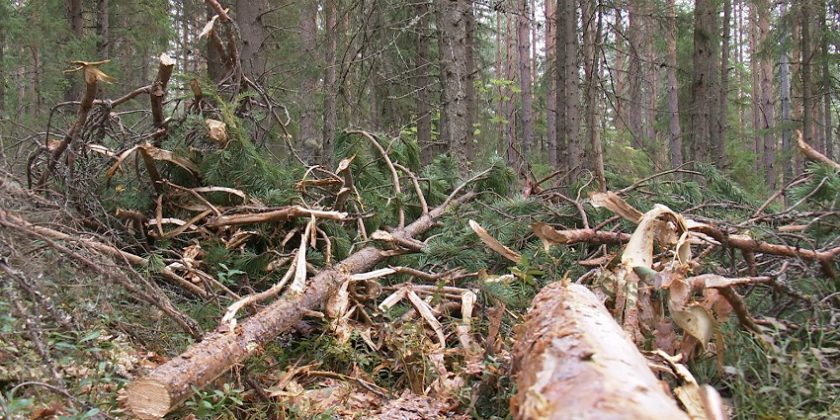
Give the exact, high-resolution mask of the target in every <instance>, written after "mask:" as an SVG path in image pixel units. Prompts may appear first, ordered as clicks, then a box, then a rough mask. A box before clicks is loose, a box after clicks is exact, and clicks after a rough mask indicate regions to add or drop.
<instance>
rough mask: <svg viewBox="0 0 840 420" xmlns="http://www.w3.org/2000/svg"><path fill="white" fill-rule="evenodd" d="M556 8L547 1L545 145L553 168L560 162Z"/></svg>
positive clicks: (553, 3)
mask: <svg viewBox="0 0 840 420" xmlns="http://www.w3.org/2000/svg"><path fill="white" fill-rule="evenodd" d="M555 6H556V2H555V1H552V0H546V1H545V62H546V69H545V80H546V96H545V137H546V139H545V140H546V141H545V143H546V148H547V149H548V163H549V165H550V166H552V167H554V166H557V163H558V162H559V161H560V159H559V157H558V153H557V152H558V151H557V92H556V90H557V78H556V77H554V74H555V68H556V66H557V57H556V56H555V54H554V43H555V36H554V32H555V28H556V26H557V25H556V21H555V13H554V11H555Z"/></svg>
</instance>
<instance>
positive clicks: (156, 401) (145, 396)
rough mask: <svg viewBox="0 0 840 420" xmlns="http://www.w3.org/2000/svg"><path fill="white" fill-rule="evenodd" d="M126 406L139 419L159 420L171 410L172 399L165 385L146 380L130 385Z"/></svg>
mask: <svg viewBox="0 0 840 420" xmlns="http://www.w3.org/2000/svg"><path fill="white" fill-rule="evenodd" d="M125 406H126V408H127V409H128V410H129V412H131V413H132V414H133V415H134V416H135V417H137V418H140V419H159V418H163V416H164V415H166V413H167V412H169V410H171V408H172V398H171V396H170V395H169V390H168V389H167V387H166V385H165V384H163V383H161V382H159V381H156V380H154V379H150V378H144V379H140V380H137V381H134V382H132V383H131V384H129V385H128V387H127V388H126V400H125Z"/></svg>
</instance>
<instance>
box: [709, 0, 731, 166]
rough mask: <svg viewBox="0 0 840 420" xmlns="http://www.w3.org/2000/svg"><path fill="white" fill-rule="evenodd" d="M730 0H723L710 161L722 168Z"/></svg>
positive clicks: (724, 151) (724, 149)
mask: <svg viewBox="0 0 840 420" xmlns="http://www.w3.org/2000/svg"><path fill="white" fill-rule="evenodd" d="M731 23H732V0H724V1H723V38H722V40H721V49H720V93H719V96H718V98H719V103H718V112H717V124H716V125H717V135H716V136H715V138H714V140H715V142H714V144H712V161H713V162H714V163H715V164H716V165H717V166H718V168H723V167H724V165H725V162H726V126H727V117H728V105H729V100H728V99H729V44H730V42H729V38H730V35H731V33H732V30H731V28H732V26H731Z"/></svg>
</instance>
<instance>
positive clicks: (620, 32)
mask: <svg viewBox="0 0 840 420" xmlns="http://www.w3.org/2000/svg"><path fill="white" fill-rule="evenodd" d="M549 2H550V0H549ZM624 36H625V35H624V17H623V16H622V14H621V8H616V9H615V24H614V25H613V40H614V42H615V63H613V79H614V80H615V87H614V89H615V92H614V94H615V103H614V105H613V106H614V107H615V121H614V122H613V125H614V126H615V129H616V131H618V132H621V131H623V130H624V129H626V128H627V117H626V116H625V115H624V104H625V95H626V94H627V93H626V92H625V86H626V83H625V80H627V75H626V74H625V69H624V63H625V61H627V56H626V54H625V50H624V46H625V43H624Z"/></svg>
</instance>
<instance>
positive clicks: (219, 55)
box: [205, 6, 226, 83]
mask: <svg viewBox="0 0 840 420" xmlns="http://www.w3.org/2000/svg"><path fill="white" fill-rule="evenodd" d="M206 9H207V20H210V19H212V18H213V16H215V15H216V12H215V11H214V10H213V8H212V7H210V6H207V7H206ZM219 27H221V24H220V23H219V22H216V28H215V29H214V33H212V34H210V36H209V37H207V46H206V47H205V54H206V60H207V77H208V78H209V79H210V80H212V81H213V82H214V83H219V82H221V81H222V79H224V77H225V73H226V69H225V57H224V55H225V53H224V46H223V45H222V40H221V38H220V37H219V35H218V31H219Z"/></svg>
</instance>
